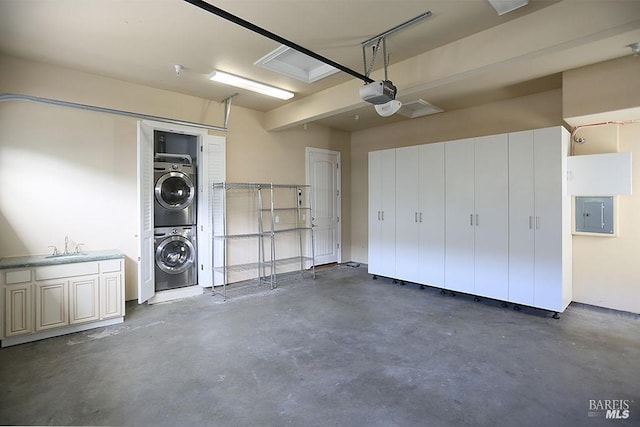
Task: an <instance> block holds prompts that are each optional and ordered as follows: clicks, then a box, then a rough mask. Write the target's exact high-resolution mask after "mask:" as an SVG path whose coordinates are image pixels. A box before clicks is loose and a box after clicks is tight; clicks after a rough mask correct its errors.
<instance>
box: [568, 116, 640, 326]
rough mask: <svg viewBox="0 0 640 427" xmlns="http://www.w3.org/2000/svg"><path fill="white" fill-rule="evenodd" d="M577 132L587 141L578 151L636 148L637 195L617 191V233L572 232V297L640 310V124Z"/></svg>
mask: <svg viewBox="0 0 640 427" xmlns="http://www.w3.org/2000/svg"><path fill="white" fill-rule="evenodd" d="M576 136H578V137H580V138H585V139H586V140H587V142H586V143H585V144H584V145H579V144H578V145H576V147H575V153H576V154H594V153H610V152H614V151H630V152H631V153H632V161H633V163H632V173H633V183H632V186H633V194H632V195H625V196H623V195H620V196H616V203H615V204H614V206H615V208H616V209H617V218H616V220H617V222H618V235H617V236H615V237H610V236H579V235H576V236H574V237H573V300H574V301H578V302H582V303H586V304H592V305H597V306H601V307H608V308H614V309H617V310H624V311H630V312H633V313H640V263H639V262H638V254H640V223H639V222H638V218H640V190H639V189H640V173H639V172H638V171H640V143H639V142H640V123H636V124H628V125H608V126H601V127H593V128H582V129H580V130H578V132H577V133H576ZM616 146H617V147H619V150H616Z"/></svg>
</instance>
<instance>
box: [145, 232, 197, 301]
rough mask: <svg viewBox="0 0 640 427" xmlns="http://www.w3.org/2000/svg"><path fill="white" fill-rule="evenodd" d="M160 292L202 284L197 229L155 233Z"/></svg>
mask: <svg viewBox="0 0 640 427" xmlns="http://www.w3.org/2000/svg"><path fill="white" fill-rule="evenodd" d="M154 238H155V282H156V283H155V284H156V286H155V288H156V291H162V290H166V289H174V288H181V287H184V286H192V285H197V284H198V263H197V256H196V251H197V249H196V248H197V246H196V227H195V226H189V227H160V228H156V229H155V230H154Z"/></svg>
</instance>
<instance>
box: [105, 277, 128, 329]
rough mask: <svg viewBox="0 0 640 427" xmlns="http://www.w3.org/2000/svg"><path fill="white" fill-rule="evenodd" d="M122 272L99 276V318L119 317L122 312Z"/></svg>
mask: <svg viewBox="0 0 640 427" xmlns="http://www.w3.org/2000/svg"><path fill="white" fill-rule="evenodd" d="M122 291H123V289H122V273H116V274H104V275H102V277H100V318H101V319H109V318H111V317H120V316H123V315H124V312H123V303H124V299H123V293H122Z"/></svg>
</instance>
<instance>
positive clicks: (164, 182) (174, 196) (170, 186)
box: [155, 171, 196, 211]
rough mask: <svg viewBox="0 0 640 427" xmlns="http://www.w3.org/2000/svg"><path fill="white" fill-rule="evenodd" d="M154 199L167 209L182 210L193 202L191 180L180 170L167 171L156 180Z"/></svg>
mask: <svg viewBox="0 0 640 427" xmlns="http://www.w3.org/2000/svg"><path fill="white" fill-rule="evenodd" d="M155 194H156V200H157V201H158V203H159V204H160V206H162V207H164V208H166V209H169V210H176V211H177V210H182V209H184V208H187V207H189V206H190V205H191V203H193V198H194V197H195V195H196V190H195V188H194V187H193V181H191V179H190V178H189V177H188V176H187V175H185V174H184V173H182V172H176V171H174V172H168V173H166V174H164V175H162V176H161V177H160V178H159V179H158V180H157V181H156V188H155Z"/></svg>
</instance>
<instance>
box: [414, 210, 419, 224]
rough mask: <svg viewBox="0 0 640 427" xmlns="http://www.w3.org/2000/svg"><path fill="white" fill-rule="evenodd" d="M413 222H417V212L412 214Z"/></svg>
mask: <svg viewBox="0 0 640 427" xmlns="http://www.w3.org/2000/svg"><path fill="white" fill-rule="evenodd" d="M413 221H414V222H418V212H414V214H413Z"/></svg>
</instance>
